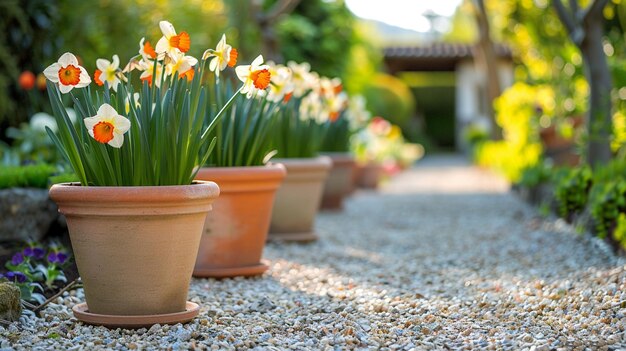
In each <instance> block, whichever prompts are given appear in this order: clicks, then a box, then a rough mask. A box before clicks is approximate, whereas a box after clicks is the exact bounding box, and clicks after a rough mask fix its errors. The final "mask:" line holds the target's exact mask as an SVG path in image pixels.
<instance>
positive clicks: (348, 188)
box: [322, 152, 356, 210]
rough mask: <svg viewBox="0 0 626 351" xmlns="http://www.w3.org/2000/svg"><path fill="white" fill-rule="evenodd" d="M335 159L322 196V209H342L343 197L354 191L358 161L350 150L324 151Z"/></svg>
mask: <svg viewBox="0 0 626 351" xmlns="http://www.w3.org/2000/svg"><path fill="white" fill-rule="evenodd" d="M324 155H325V156H328V157H330V159H331V160H332V161H333V167H332V168H331V169H330V172H329V174H328V178H326V183H325V184H324V195H323V196H322V209H328V210H340V209H341V208H343V199H344V198H345V197H346V196H348V195H349V194H350V193H352V188H353V186H354V182H353V178H354V172H355V167H356V163H355V162H354V157H353V156H352V154H350V153H348V152H336V153H324Z"/></svg>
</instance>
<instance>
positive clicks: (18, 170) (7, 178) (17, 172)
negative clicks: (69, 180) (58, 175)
mask: <svg viewBox="0 0 626 351" xmlns="http://www.w3.org/2000/svg"><path fill="white" fill-rule="evenodd" d="M55 172H56V168H55V167H54V166H51V165H48V164H35V165H26V166H7V167H2V168H0V189H6V188H13V187H21V188H41V189H45V188H47V187H48V180H49V178H50V176H51V175H53V174H54V173H55Z"/></svg>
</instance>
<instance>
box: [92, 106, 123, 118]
mask: <svg viewBox="0 0 626 351" xmlns="http://www.w3.org/2000/svg"><path fill="white" fill-rule="evenodd" d="M117 115H118V113H117V111H115V109H114V108H113V106H111V105H109V104H107V103H104V104H102V105H101V106H100V108H98V113H97V114H96V116H99V117H100V118H113V117H115V116H117Z"/></svg>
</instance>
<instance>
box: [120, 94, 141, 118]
mask: <svg viewBox="0 0 626 351" xmlns="http://www.w3.org/2000/svg"><path fill="white" fill-rule="evenodd" d="M139 98H140V95H139V93H134V94H133V95H132V99H133V100H132V101H133V105H134V106H135V108H139V107H140V106H141V103H140V102H139ZM130 99H131V95H130V94H128V96H127V97H126V99H124V110H125V111H126V114H129V113H130V101H131V100H130Z"/></svg>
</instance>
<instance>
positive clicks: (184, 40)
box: [155, 21, 191, 58]
mask: <svg viewBox="0 0 626 351" xmlns="http://www.w3.org/2000/svg"><path fill="white" fill-rule="evenodd" d="M159 27H160V28H161V32H162V33H163V36H162V37H161V39H159V41H158V42H157V44H156V48H155V52H156V53H157V54H158V55H159V56H160V55H161V54H164V53H166V54H168V55H169V56H170V57H172V58H173V57H176V56H178V55H180V53H185V52H187V51H189V48H190V47H191V39H190V38H189V34H187V32H181V33H180V34H176V30H175V29H174V26H173V25H172V24H171V23H170V22H168V21H161V22H159Z"/></svg>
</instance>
